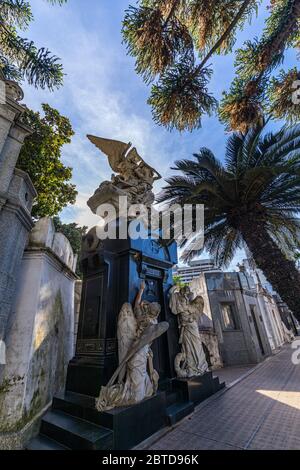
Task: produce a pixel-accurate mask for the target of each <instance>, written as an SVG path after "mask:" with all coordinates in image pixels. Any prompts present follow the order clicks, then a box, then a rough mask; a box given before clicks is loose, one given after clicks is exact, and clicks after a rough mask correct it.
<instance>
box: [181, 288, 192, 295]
mask: <svg viewBox="0 0 300 470" xmlns="http://www.w3.org/2000/svg"><path fill="white" fill-rule="evenodd" d="M180 294H181V295H185V296H186V295H191V289H190V288H189V286H183V287H181V288H180Z"/></svg>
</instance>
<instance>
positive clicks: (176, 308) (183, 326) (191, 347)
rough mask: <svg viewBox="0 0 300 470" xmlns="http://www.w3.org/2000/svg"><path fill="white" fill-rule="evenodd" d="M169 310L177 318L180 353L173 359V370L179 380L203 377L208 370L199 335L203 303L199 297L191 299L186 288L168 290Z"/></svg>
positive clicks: (188, 289)
mask: <svg viewBox="0 0 300 470" xmlns="http://www.w3.org/2000/svg"><path fill="white" fill-rule="evenodd" d="M169 295H170V302H169V305H170V309H171V311H172V313H173V314H174V315H177V316H178V326H179V330H180V337H179V344H180V345H181V352H180V353H179V354H177V356H176V358H175V370H176V373H177V376H178V377H180V378H188V377H193V376H199V375H203V374H204V373H205V372H206V371H207V370H208V364H207V362H206V357H205V353H204V350H203V346H202V341H201V337H200V334H199V327H198V323H199V319H200V317H201V315H202V314H203V307H204V301H203V298H202V297H201V296H197V297H195V298H193V294H192V292H191V290H190V288H189V287H188V286H185V287H181V288H180V287H178V286H174V287H172V288H171V289H170V292H169Z"/></svg>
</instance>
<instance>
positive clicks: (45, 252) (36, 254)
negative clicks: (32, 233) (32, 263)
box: [23, 246, 79, 280]
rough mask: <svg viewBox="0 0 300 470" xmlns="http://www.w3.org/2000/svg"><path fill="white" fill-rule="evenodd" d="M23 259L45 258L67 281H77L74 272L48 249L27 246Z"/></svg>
mask: <svg viewBox="0 0 300 470" xmlns="http://www.w3.org/2000/svg"><path fill="white" fill-rule="evenodd" d="M23 256H24V258H26V257H27V258H43V257H46V258H47V260H48V262H50V263H51V264H52V265H53V266H54V267H55V268H56V269H57V270H58V271H60V272H62V273H64V274H66V276H67V277H68V278H69V279H72V280H78V279H79V277H78V276H77V274H76V273H74V271H72V269H71V268H69V266H68V265H67V264H66V263H65V262H64V261H63V260H62V259H61V258H60V257H59V256H58V255H57V254H56V253H55V252H54V251H52V250H51V248H49V247H34V246H27V247H26V248H25V251H24V255H23Z"/></svg>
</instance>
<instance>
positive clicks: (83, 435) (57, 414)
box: [41, 409, 113, 450]
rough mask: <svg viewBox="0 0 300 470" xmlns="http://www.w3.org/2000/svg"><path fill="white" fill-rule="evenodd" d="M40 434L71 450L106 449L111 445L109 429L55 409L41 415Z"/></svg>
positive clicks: (111, 435)
mask: <svg viewBox="0 0 300 470" xmlns="http://www.w3.org/2000/svg"><path fill="white" fill-rule="evenodd" d="M41 434H43V435H44V436H47V437H48V438H50V439H54V440H56V441H57V442H59V443H60V444H61V445H63V446H65V447H67V448H69V449H73V450H76V449H78V450H108V449H111V448H112V446H113V432H112V431H111V430H110V429H107V428H105V427H103V426H98V425H96V424H94V423H91V422H89V421H86V420H83V419H80V418H76V417H74V416H71V415H70V414H67V413H64V412H62V411H59V410H55V409H52V410H51V411H48V412H47V413H46V415H45V416H44V417H43V419H42V423H41Z"/></svg>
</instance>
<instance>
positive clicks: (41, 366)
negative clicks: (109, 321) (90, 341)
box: [0, 218, 76, 446]
mask: <svg viewBox="0 0 300 470" xmlns="http://www.w3.org/2000/svg"><path fill="white" fill-rule="evenodd" d="M75 280H76V275H75V274H74V255H73V251H72V248H71V246H70V243H69V241H68V240H67V239H66V238H65V236H64V235H63V234H61V233H55V229H54V224H53V222H52V220H51V219H49V218H44V219H41V220H40V221H39V222H38V223H37V224H36V225H35V227H34V229H33V231H32V233H31V236H30V239H29V243H28V246H27V247H26V250H25V252H24V256H23V259H22V264H21V269H20V272H19V276H18V280H17V294H16V299H15V303H14V307H13V309H12V313H11V315H10V321H9V325H8V332H7V336H6V347H7V351H6V363H7V364H6V366H5V370H4V380H3V382H2V391H1V390H0V431H2V432H3V433H6V434H2V438H3V439H4V438H5V436H7V433H11V432H18V431H21V430H22V428H24V426H26V424H27V423H28V422H30V421H31V420H32V419H33V418H34V417H35V416H38V415H39V413H40V412H41V410H43V409H45V407H46V406H47V405H49V404H50V403H51V400H52V397H53V395H54V394H55V393H57V392H59V391H61V390H63V389H64V386H65V377H66V369H67V365H68V362H69V360H70V359H71V358H72V355H73V341H74V283H75ZM6 440H7V439H6ZM0 446H1V435H0Z"/></svg>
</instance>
